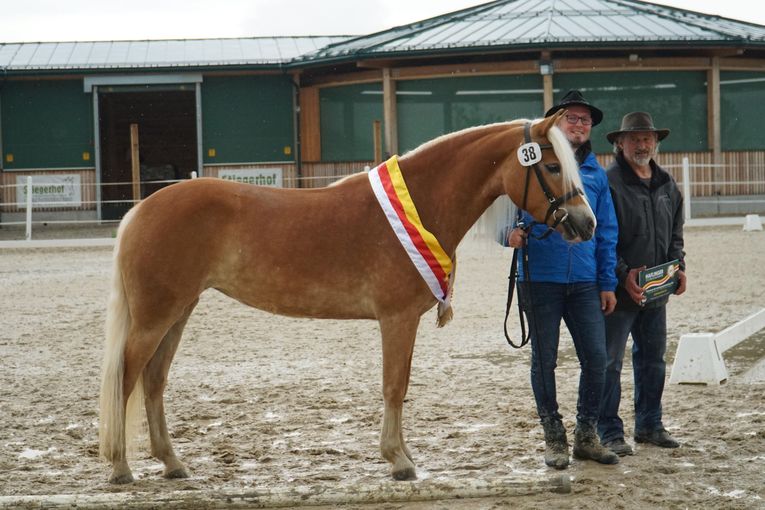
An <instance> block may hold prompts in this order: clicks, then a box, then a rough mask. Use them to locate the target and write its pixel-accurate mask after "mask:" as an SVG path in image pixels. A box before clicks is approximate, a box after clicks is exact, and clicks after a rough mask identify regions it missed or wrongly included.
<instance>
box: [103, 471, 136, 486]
mask: <svg viewBox="0 0 765 510" xmlns="http://www.w3.org/2000/svg"><path fill="white" fill-rule="evenodd" d="M134 481H135V480H134V479H133V475H132V474H131V473H127V474H123V475H112V476H111V478H109V483H113V484H115V485H125V484H126V483H133V482H134Z"/></svg>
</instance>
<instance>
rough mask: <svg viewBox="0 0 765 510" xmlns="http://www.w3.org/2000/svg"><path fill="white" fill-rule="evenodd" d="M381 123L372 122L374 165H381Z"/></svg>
mask: <svg viewBox="0 0 765 510" xmlns="http://www.w3.org/2000/svg"><path fill="white" fill-rule="evenodd" d="M381 124H382V123H381V122H380V121H379V120H375V121H372V140H373V141H374V146H375V165H379V164H380V163H382V125H381Z"/></svg>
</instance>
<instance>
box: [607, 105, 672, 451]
mask: <svg viewBox="0 0 765 510" xmlns="http://www.w3.org/2000/svg"><path fill="white" fill-rule="evenodd" d="M668 134H669V130H668V129H656V128H655V127H654V124H653V119H652V118H651V116H650V115H649V114H648V113H645V112H633V113H628V114H627V115H625V116H624V118H623V119H622V126H621V129H620V130H619V131H614V132H612V133H609V134H608V135H607V138H608V141H609V142H611V143H612V144H613V146H614V152H615V153H616V159H615V161H614V163H613V164H612V165H611V166H610V167H609V168H608V172H607V175H608V181H609V187H610V188H611V196H612V198H613V202H614V208H615V209H616V217H617V219H618V223H619V240H618V243H617V246H616V256H617V265H616V276H617V278H618V280H619V286H618V287H617V289H616V296H617V304H616V310H615V311H614V313H612V314H611V315H608V316H606V318H605V319H606V349H607V355H608V359H607V365H606V384H605V393H604V396H603V401H602V403H601V408H600V417H599V418H598V433H599V434H600V438H601V442H602V444H603V445H604V446H607V447H608V448H610V449H611V450H612V451H613V452H614V453H616V454H618V455H632V453H633V451H632V447H631V446H630V445H629V444H627V443H626V442H625V441H624V424H623V422H622V420H621V418H619V402H620V400H621V382H620V377H621V369H622V360H623V358H624V349H625V346H626V344H627V337H628V336H629V334H630V333H632V366H633V369H634V381H635V433H634V437H635V441H636V442H638V443H652V444H654V445H657V446H661V447H664V448H677V447H678V446H679V443H678V442H677V441H676V440H675V439H674V438H673V437H672V436H671V435H670V434H669V433H668V432H667V431H666V429H665V428H664V425H663V424H662V409H661V397H662V393H663V392H664V379H665V374H666V362H665V361H664V354H665V352H666V349H667V324H666V319H667V316H666V304H667V301H668V300H669V296H665V297H664V298H660V299H659V300H657V301H652V302H649V303H646V304H643V300H644V295H643V289H642V288H641V287H640V286H639V285H638V283H637V275H638V273H639V272H640V271H641V270H643V269H645V268H646V267H653V266H656V265H659V264H663V263H665V262H670V261H672V260H675V259H678V260H679V261H680V270H679V271H678V287H677V290H676V291H675V294H678V295H679V294H682V293H683V292H685V282H686V278H685V260H684V257H685V252H684V251H683V197H682V195H681V194H680V190H679V189H678V187H677V184H676V183H675V181H674V179H673V178H672V176H671V175H670V174H669V173H667V172H666V171H665V170H663V169H662V168H661V167H659V165H657V164H656V162H655V161H654V158H655V157H656V154H657V152H658V148H659V142H660V141H661V140H663V139H664V138H666V137H667V135H668Z"/></svg>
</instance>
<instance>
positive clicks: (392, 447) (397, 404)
mask: <svg viewBox="0 0 765 510" xmlns="http://www.w3.org/2000/svg"><path fill="white" fill-rule="evenodd" d="M419 323H420V316H419V315H411V314H410V315H396V316H391V317H385V318H383V319H380V332H381V333H382V353H383V398H384V399H385V411H384V414H383V423H382V433H381V435H380V451H381V453H382V456H383V457H384V458H385V459H386V460H387V461H388V462H390V463H391V465H392V466H391V474H392V475H393V478H395V479H396V480H413V479H416V478H417V474H416V472H415V468H414V463H413V462H412V456H411V454H410V453H409V449H408V448H407V446H406V443H405V442H404V434H403V432H402V430H401V418H402V414H403V407H404V397H405V396H406V390H407V387H408V386H409V372H410V369H411V367H412V352H413V350H414V339H415V336H416V335H417V326H418V325H419Z"/></svg>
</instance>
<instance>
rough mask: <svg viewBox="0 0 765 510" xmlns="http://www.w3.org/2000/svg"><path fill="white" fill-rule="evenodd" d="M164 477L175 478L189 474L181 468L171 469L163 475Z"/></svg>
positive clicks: (185, 476) (186, 476)
mask: <svg viewBox="0 0 765 510" xmlns="http://www.w3.org/2000/svg"><path fill="white" fill-rule="evenodd" d="M163 476H164V477H165V478H167V479H169V480H175V479H178V478H188V477H189V474H188V473H187V472H186V470H185V469H183V468H178V469H173V470H172V471H168V472H166V473H165V474H164V475H163Z"/></svg>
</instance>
